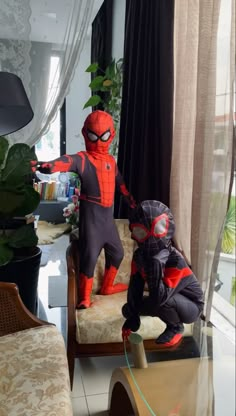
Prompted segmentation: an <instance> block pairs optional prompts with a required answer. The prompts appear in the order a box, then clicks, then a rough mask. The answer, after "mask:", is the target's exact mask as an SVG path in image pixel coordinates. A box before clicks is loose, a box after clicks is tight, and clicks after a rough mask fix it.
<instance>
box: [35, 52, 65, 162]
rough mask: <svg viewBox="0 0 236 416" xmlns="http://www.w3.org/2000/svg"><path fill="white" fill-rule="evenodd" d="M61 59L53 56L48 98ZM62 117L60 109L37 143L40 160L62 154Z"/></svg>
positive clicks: (36, 147) (57, 74)
mask: <svg viewBox="0 0 236 416" xmlns="http://www.w3.org/2000/svg"><path fill="white" fill-rule="evenodd" d="M59 60H60V58H59V56H52V57H51V63H50V74H49V89H48V100H49V98H50V93H51V90H52V88H53V82H56V81H57V79H58V76H59V71H57V70H56V69H57V67H58V65H59ZM56 78H57V79H56ZM61 119H62V117H61V111H58V113H57V116H56V118H55V119H54V120H53V121H52V123H51V124H50V127H49V130H48V131H47V133H46V134H44V136H42V138H41V140H40V141H39V142H38V143H37V144H36V145H35V152H36V155H37V157H38V160H45V161H46V160H52V159H56V158H57V157H59V156H60V155H61V139H60V131H61V121H62V120H61Z"/></svg>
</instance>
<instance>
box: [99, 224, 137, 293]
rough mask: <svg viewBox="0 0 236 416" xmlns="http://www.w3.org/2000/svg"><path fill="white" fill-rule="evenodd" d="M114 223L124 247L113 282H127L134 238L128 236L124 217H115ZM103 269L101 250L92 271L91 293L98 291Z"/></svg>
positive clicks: (102, 253) (127, 227)
mask: <svg viewBox="0 0 236 416" xmlns="http://www.w3.org/2000/svg"><path fill="white" fill-rule="evenodd" d="M115 223H116V226H117V229H118V233H119V236H120V239H121V242H122V245H123V248H124V258H123V261H122V263H121V265H120V267H119V272H118V274H117V277H116V280H115V282H116V283H117V282H122V283H126V284H128V283H129V278H130V270H131V261H132V257H133V252H134V250H135V247H136V245H135V242H134V240H132V239H131V237H130V230H129V221H128V220H125V219H116V220H115ZM104 269H105V256H104V250H102V252H101V254H100V256H99V257H98V260H97V264H96V268H95V272H94V282H93V293H98V291H99V289H100V288H101V285H102V280H103V275H104Z"/></svg>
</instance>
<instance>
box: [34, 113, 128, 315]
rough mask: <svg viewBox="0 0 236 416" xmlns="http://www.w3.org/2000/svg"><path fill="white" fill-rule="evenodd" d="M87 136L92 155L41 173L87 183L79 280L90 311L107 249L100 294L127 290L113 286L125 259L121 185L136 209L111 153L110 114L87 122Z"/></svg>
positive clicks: (53, 164)
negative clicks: (118, 220)
mask: <svg viewBox="0 0 236 416" xmlns="http://www.w3.org/2000/svg"><path fill="white" fill-rule="evenodd" d="M82 133H83V136H84V139H85V146H86V151H81V152H78V153H76V154H75V155H64V156H62V157H60V158H58V159H55V160H54V161H50V162H48V163H43V162H41V167H40V168H39V170H40V171H41V172H43V171H44V172H48V169H49V170H50V172H51V173H52V172H58V171H61V172H66V171H72V172H75V173H77V174H78V175H79V178H80V181H81V194H80V224H79V242H78V244H79V253H80V274H79V279H78V300H79V301H78V305H77V308H78V309H84V308H88V307H89V306H90V304H91V301H90V295H91V291H92V286H93V274H94V269H95V265H96V262H97V258H98V256H99V254H100V252H101V250H102V248H104V251H105V273H104V278H103V283H102V287H101V290H100V293H101V294H102V295H109V294H112V293H117V292H121V291H123V290H126V289H127V286H126V285H124V284H121V283H117V284H115V285H113V282H114V279H115V277H116V274H117V270H118V268H119V266H120V263H121V261H122V259H123V256H124V251H123V247H122V244H121V241H120V238H119V234H118V231H117V228H116V225H115V222H114V219H113V203H114V193H115V187H117V189H118V190H119V191H120V192H121V193H122V194H123V195H124V197H125V198H126V200H127V201H128V203H129V205H130V207H131V208H132V207H134V206H135V202H134V200H133V198H132V196H131V194H130V193H129V192H128V190H127V189H126V186H125V184H124V181H123V179H122V176H121V174H120V173H119V170H118V168H117V165H116V162H115V159H114V157H113V156H111V155H110V154H109V153H108V150H109V146H110V144H111V142H112V140H113V138H114V136H115V129H114V124H113V119H112V117H111V116H110V115H109V114H108V113H106V112H104V111H100V110H97V111H94V112H92V113H91V114H90V115H89V116H88V117H87V118H86V120H85V123H84V126H83V129H82Z"/></svg>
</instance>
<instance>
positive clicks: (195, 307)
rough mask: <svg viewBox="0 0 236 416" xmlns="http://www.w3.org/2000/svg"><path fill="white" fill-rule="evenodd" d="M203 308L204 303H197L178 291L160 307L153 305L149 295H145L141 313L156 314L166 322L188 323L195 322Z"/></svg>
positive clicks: (145, 314) (146, 314)
mask: <svg viewBox="0 0 236 416" xmlns="http://www.w3.org/2000/svg"><path fill="white" fill-rule="evenodd" d="M202 309H203V306H202V304H197V303H195V302H194V301H193V300H191V299H189V298H187V297H186V296H183V295H182V294H181V293H176V294H175V295H174V296H172V297H171V298H170V299H168V301H167V302H166V303H165V304H164V305H162V306H160V307H157V306H155V305H153V304H152V303H151V302H150V298H149V297H144V298H143V301H142V307H141V312H140V315H144V316H156V317H158V318H160V319H161V320H162V321H163V322H165V323H166V324H177V323H180V322H182V323H186V324H187V323H192V322H195V321H196V320H197V319H198V317H199V316H200V315H201V313H202Z"/></svg>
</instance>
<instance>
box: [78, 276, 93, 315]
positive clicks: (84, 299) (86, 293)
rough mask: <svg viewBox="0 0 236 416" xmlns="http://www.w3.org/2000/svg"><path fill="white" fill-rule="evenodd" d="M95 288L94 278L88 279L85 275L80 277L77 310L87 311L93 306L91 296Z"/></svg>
mask: <svg viewBox="0 0 236 416" xmlns="http://www.w3.org/2000/svg"><path fill="white" fill-rule="evenodd" d="M92 288H93V277H88V276H86V275H85V274H83V273H80V275H79V286H78V299H79V303H78V305H77V306H76V309H87V308H89V307H90V305H91V300H90V295H91V293H92Z"/></svg>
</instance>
